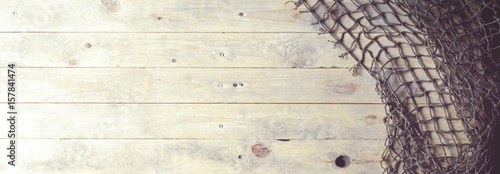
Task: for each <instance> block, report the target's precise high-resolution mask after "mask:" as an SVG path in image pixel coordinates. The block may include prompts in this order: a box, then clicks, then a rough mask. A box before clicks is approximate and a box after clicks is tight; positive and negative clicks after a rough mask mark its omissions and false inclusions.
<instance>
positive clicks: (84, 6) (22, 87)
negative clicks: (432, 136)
mask: <svg viewBox="0 0 500 174" xmlns="http://www.w3.org/2000/svg"><path fill="white" fill-rule="evenodd" d="M293 4H294V2H293V1H287V0H272V1H271V0H256V1H243V0H232V1H227V0H217V1H181V0H165V1H152V0H145V1H139V0H83V1H77V0H67V1H63V0H46V1H35V0H30V1H2V6H0V12H2V13H1V14H0V22H1V23H2V25H1V26H0V52H1V54H0V66H2V67H0V70H6V68H5V66H6V64H7V63H9V62H16V64H17V65H18V66H17V67H18V69H17V76H16V79H17V89H18V92H17V93H18V102H19V103H18V107H19V116H18V122H17V127H18V129H17V130H18V138H19V139H18V140H17V141H18V143H19V144H18V151H17V152H18V158H17V160H18V164H17V166H16V167H11V166H8V165H7V161H6V160H7V158H6V157H4V158H0V163H1V164H0V173H380V172H382V169H381V167H380V158H381V155H382V153H383V150H384V148H383V146H384V141H385V138H386V136H387V134H386V132H385V131H386V130H385V125H384V119H383V118H384V116H385V110H384V107H383V105H382V104H380V98H379V96H378V95H377V94H376V92H375V90H374V89H375V80H373V79H372V78H371V77H370V76H369V75H368V74H366V72H364V71H361V72H360V73H358V74H357V76H355V77H353V76H352V75H351V73H350V72H349V68H350V67H352V66H353V65H354V64H355V61H354V60H352V58H349V57H347V59H339V57H338V56H339V55H341V54H342V53H343V52H345V50H343V49H341V48H336V49H333V48H332V44H331V43H329V42H328V40H331V39H330V36H328V35H317V33H318V32H319V30H318V29H319V27H320V26H319V25H311V23H313V22H314V18H313V17H312V16H311V15H309V14H300V13H299V11H302V10H305V8H304V7H303V6H301V7H299V8H298V9H296V8H295V6H294V5H293ZM240 13H241V14H240ZM361 42H363V43H365V42H367V41H366V40H361ZM372 51H378V50H372ZM388 51H389V52H391V53H397V51H398V50H391V49H389V50H388ZM394 63H395V64H398V65H400V64H404V63H411V64H415V63H423V64H425V65H429V66H432V61H428V60H426V61H424V62H417V61H414V60H411V59H410V60H409V62H394ZM3 72H4V73H2V75H1V76H0V82H1V84H0V98H6V93H7V92H6V88H5V87H6V86H5V83H4V82H5V81H6V74H5V73H6V72H5V71H3ZM420 75H422V74H420ZM431 75H433V77H432V78H434V74H431ZM234 83H236V87H233V84H234ZM240 83H241V84H242V85H241V84H240ZM433 97H434V99H436V98H437V96H433ZM420 102H422V101H420ZM0 103H1V104H5V103H6V101H4V100H1V101H0ZM438 124H440V125H442V124H446V123H444V122H443V123H438ZM7 126H8V125H7V122H6V121H1V122H0V127H4V128H5V127H7ZM0 143H1V144H0V146H6V145H8V139H7V136H6V134H5V133H2V134H0ZM255 145H257V146H255ZM252 147H259V148H260V149H257V151H255V152H253V151H252ZM266 149H267V150H266ZM5 153H6V151H5ZM240 155H241V159H239V158H238V157H239V156H240ZM339 155H346V156H349V158H350V159H351V164H350V165H348V166H347V167H345V168H340V167H337V166H336V164H335V159H336V158H337V157H338V156H339Z"/></svg>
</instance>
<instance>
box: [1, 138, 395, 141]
mask: <svg viewBox="0 0 500 174" xmlns="http://www.w3.org/2000/svg"><path fill="white" fill-rule="evenodd" d="M0 139H3V140H10V139H11V138H0ZM15 139H16V140H59V141H70V140H103V141H109V140H166V141H169V140H172V141H176V140H179V141H183V140H204V141H207V140H208V141H210V140H215V141H231V140H263V141H265V140H275V141H283V140H284V139H281V138H280V139H252V138H240V139H236V138H235V139H216V138H15ZM329 140H368V141H381V140H385V138H382V139H345V138H343V139H336V138H320V139H286V141H329Z"/></svg>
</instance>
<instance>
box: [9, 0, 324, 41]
mask: <svg viewBox="0 0 500 174" xmlns="http://www.w3.org/2000/svg"><path fill="white" fill-rule="evenodd" d="M293 4H294V3H293V2H287V1H285V0H277V1H269V0H253V1H247V0H219V1H196V2H193V1H182V0H168V1H166V0H165V1H155V0H100V1H99V0H47V1H36V0H30V1H22V2H21V1H5V2H2V6H1V7H0V11H1V12H3V14H2V15H0V23H2V24H6V25H2V26H1V27H0V31H3V32H310V33H316V32H317V31H319V30H318V29H319V26H317V27H311V23H312V22H314V18H313V17H312V16H311V15H303V14H300V13H299V11H300V10H305V8H304V7H301V8H300V9H295V6H294V5H293Z"/></svg>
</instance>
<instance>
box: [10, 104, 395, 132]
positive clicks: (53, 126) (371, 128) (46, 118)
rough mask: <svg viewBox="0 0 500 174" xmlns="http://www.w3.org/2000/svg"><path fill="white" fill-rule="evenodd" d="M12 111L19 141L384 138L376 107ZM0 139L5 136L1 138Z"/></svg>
mask: <svg viewBox="0 0 500 174" xmlns="http://www.w3.org/2000/svg"><path fill="white" fill-rule="evenodd" d="M18 107H19V110H20V111H22V113H21V114H20V117H21V116H22V117H21V118H20V119H21V120H20V122H19V123H18V124H17V125H18V126H19V127H20V131H21V133H20V134H19V138H23V139H24V138H53V139H57V138H96V139H113V138H118V139H128V138H132V139H151V138H153V139H231V140H233V139H240V140H244V139H248V138H252V139H254V138H256V139H262V140H276V139H289V140H292V141H296V140H326V139H330V140H382V139H385V135H386V132H385V129H384V128H385V125H384V122H383V117H384V116H385V111H384V110H383V107H381V105H380V104H19V106H18ZM367 113H369V114H367ZM1 123H3V122H1ZM0 125H1V124H0ZM5 126H7V125H5ZM360 126H363V129H360V128H359V127H360ZM0 138H7V135H6V134H1V135H0Z"/></svg>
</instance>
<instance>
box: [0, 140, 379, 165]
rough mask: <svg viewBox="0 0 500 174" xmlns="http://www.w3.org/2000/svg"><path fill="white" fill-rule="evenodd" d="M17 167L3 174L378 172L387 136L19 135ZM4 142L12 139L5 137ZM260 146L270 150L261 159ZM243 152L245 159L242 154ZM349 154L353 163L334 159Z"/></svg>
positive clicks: (2, 141)
mask: <svg viewBox="0 0 500 174" xmlns="http://www.w3.org/2000/svg"><path fill="white" fill-rule="evenodd" d="M18 142H19V151H20V152H21V153H20V154H19V156H18V159H19V161H18V165H19V166H16V167H6V166H4V165H1V167H0V171H1V172H2V173H363V172H366V171H370V172H375V173H379V172H381V171H382V169H381V168H380V163H379V161H380V156H381V152H382V144H383V142H384V140H362V141H361V140H319V141H318V140H316V141H314V140H307V141H276V140H259V139H251V138H249V139H246V140H140V141H138V140H120V139H117V140H91V139H85V140H74V139H70V140H64V139H63V140H59V139H55V140H54V139H20V140H18ZM0 143H2V144H7V140H5V139H2V140H1V141H0ZM256 144H260V145H262V147H263V148H266V149H267V150H268V151H269V153H268V155H267V156H265V157H257V156H256V154H255V153H253V151H252V150H251V148H252V147H253V146H254V145H256ZM240 155H241V159H239V158H238V157H239V156H240ZM339 155H347V156H349V158H350V159H351V161H352V162H351V164H350V165H349V166H347V167H345V168H339V167H337V166H336V165H335V164H333V163H332V161H335V159H336V158H337V157H338V156H339Z"/></svg>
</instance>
